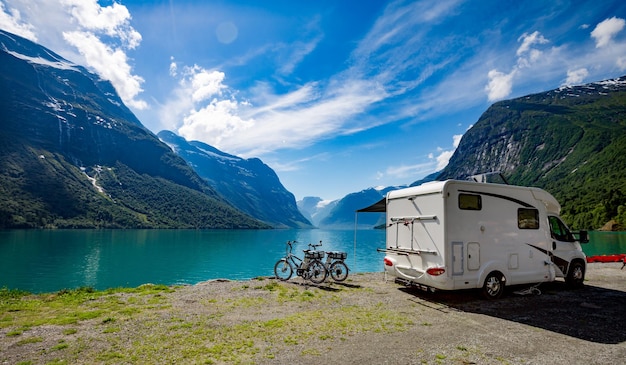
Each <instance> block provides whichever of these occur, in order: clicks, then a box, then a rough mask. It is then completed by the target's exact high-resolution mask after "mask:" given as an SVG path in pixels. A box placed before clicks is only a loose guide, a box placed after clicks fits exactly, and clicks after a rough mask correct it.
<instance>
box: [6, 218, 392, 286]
mask: <svg viewBox="0 0 626 365" xmlns="http://www.w3.org/2000/svg"><path fill="white" fill-rule="evenodd" d="M356 238H357V245H356V250H355V245H354V242H355V232H354V231H353V230H345V231H339V230H336V231H327V230H319V229H315V230H9V231H0V287H8V288H11V289H22V290H27V291H30V292H35V293H38V292H53V291H58V290H61V289H66V288H68V289H69V288H77V287H81V286H90V287H93V288H96V289H106V288H111V287H121V286H123V287H128V286H130V287H135V286H138V285H141V284H145V283H154V284H168V285H170V284H195V283H198V282H201V281H205V280H209V279H216V278H226V279H233V280H237V279H249V278H254V277H257V276H271V275H273V270H274V264H275V263H276V261H277V260H278V259H279V258H281V257H282V256H283V255H284V254H285V242H287V240H297V241H298V243H297V245H296V246H295V247H294V253H296V254H297V255H298V256H300V257H302V250H303V249H306V248H307V244H308V243H317V242H319V241H320V240H322V242H323V246H322V248H323V249H325V250H327V251H330V250H337V251H346V252H348V259H347V260H346V263H347V264H348V266H349V267H350V270H351V271H352V272H374V271H382V270H383V268H382V265H383V264H382V260H383V255H382V254H380V253H378V252H377V251H376V249H377V248H379V247H384V246H385V244H384V239H385V236H384V231H381V230H359V231H357V232H356Z"/></svg>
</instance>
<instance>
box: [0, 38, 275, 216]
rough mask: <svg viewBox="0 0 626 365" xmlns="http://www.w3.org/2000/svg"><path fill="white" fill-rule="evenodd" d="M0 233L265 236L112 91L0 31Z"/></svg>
mask: <svg viewBox="0 0 626 365" xmlns="http://www.w3.org/2000/svg"><path fill="white" fill-rule="evenodd" d="M0 48H1V51H0V64H2V68H0V90H2V95H1V96H0V120H1V123H2V128H1V129H0V228H42V227H49V228H65V227H67V228H70V227H81V228H93V227H109V228H267V227H268V226H267V225H266V224H264V223H261V222H259V221H258V220H256V219H253V218H252V217H250V216H248V215H246V214H244V213H242V212H240V211H239V210H237V209H235V208H234V207H232V206H231V205H230V204H228V203H227V202H226V201H225V200H224V199H223V198H222V197H221V196H220V195H219V194H218V193H217V192H216V191H215V190H214V189H212V188H211V187H209V186H208V185H207V184H206V183H205V182H204V181H203V180H202V178H200V177H199V176H198V175H197V174H196V173H195V172H194V171H193V170H192V169H191V168H190V167H189V166H187V164H186V163H185V161H184V160H183V159H182V158H180V157H178V156H177V155H176V154H174V153H173V152H172V151H171V150H170V148H169V147H168V146H167V145H165V144H164V143H162V142H161V141H160V140H159V139H158V138H157V137H156V136H155V135H154V134H152V133H151V132H150V131H148V130H147V129H146V128H145V127H144V126H143V125H142V124H141V123H140V122H139V120H138V119H137V118H136V117H135V116H134V115H133V113H132V112H131V111H130V110H129V109H128V108H127V107H126V106H125V105H124V103H123V102H122V100H121V99H120V97H119V96H118V94H117V93H116V92H115V89H114V88H113V86H112V85H111V84H110V83H109V82H108V81H104V80H102V79H100V78H99V77H98V76H96V75H95V74H93V73H90V72H88V71H87V70H86V69H85V68H83V67H81V66H79V65H76V64H73V63H71V62H69V61H67V60H65V59H63V58H62V57H61V56H59V55H57V54H55V53H54V52H52V51H50V50H48V49H46V48H44V47H42V46H40V45H37V44H35V43H33V42H31V41H29V40H26V39H24V38H21V37H19V36H16V35H13V34H11V33H7V32H4V31H0Z"/></svg>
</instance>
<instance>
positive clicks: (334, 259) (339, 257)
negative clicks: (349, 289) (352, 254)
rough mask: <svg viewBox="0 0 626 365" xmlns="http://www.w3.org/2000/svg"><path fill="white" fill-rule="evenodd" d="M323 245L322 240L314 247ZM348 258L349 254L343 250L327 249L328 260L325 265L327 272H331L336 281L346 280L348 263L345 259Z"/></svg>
mask: <svg viewBox="0 0 626 365" xmlns="http://www.w3.org/2000/svg"><path fill="white" fill-rule="evenodd" d="M321 245H322V241H320V243H319V245H313V247H319V246H321ZM346 258H348V254H347V253H346V252H343V251H326V262H325V263H324V267H325V268H326V272H327V273H330V276H331V277H332V278H333V280H335V281H344V280H346V279H347V278H348V271H349V269H348V265H346V263H345V262H344V260H345V259H346Z"/></svg>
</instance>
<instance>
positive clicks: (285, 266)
mask: <svg viewBox="0 0 626 365" xmlns="http://www.w3.org/2000/svg"><path fill="white" fill-rule="evenodd" d="M274 275H276V279H279V280H282V281H285V280H289V279H290V278H291V275H293V267H291V264H289V262H288V261H287V260H286V259H280V260H278V262H277V263H276V265H274Z"/></svg>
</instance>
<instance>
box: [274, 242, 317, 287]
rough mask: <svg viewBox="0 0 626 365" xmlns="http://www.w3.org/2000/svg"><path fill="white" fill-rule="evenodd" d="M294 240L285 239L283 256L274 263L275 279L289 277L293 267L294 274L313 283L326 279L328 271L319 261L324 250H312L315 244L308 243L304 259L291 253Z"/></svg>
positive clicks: (287, 278)
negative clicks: (285, 244)
mask: <svg viewBox="0 0 626 365" xmlns="http://www.w3.org/2000/svg"><path fill="white" fill-rule="evenodd" d="M294 243H296V241H295V240H294V241H287V246H286V253H285V257H283V258H281V259H280V260H278V262H276V264H275V265H274V275H275V276H276V278H277V279H279V280H282V281H285V280H289V279H290V278H291V275H293V272H294V269H295V271H296V275H298V276H301V277H302V278H303V279H305V280H310V281H311V282H313V283H315V284H320V283H322V282H323V281H324V280H326V276H327V275H328V273H327V272H326V267H325V266H324V264H323V263H322V261H320V260H321V259H322V258H324V251H316V250H312V249H311V247H313V248H315V247H316V246H315V245H311V244H310V243H309V249H308V250H304V260H303V259H301V258H299V257H298V256H296V255H294V254H293V252H292V251H293V244H294Z"/></svg>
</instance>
